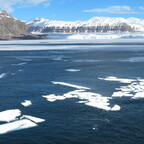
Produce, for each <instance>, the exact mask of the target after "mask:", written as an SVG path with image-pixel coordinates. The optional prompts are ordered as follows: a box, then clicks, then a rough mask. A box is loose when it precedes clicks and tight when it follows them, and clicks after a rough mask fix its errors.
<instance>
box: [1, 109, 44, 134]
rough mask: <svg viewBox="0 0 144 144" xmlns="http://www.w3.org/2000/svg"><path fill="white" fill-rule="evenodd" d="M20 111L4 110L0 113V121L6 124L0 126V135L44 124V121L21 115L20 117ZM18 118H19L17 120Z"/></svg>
mask: <svg viewBox="0 0 144 144" xmlns="http://www.w3.org/2000/svg"><path fill="white" fill-rule="evenodd" d="M20 116H21V111H20V110H19V109H15V110H6V111H3V112H0V121H5V122H7V123H5V124H1V125H0V134H5V133H8V132H12V131H17V130H22V129H27V128H32V127H35V126H38V125H37V124H38V123H41V122H44V121H45V120H44V119H41V118H37V117H33V116H29V115H23V116H21V117H20ZM18 117H19V118H18Z"/></svg>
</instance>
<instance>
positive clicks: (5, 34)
mask: <svg viewBox="0 0 144 144" xmlns="http://www.w3.org/2000/svg"><path fill="white" fill-rule="evenodd" d="M36 38H39V36H35V35H33V34H31V33H29V32H28V31H27V26H26V24H25V23H24V22H21V21H20V20H18V19H15V18H13V17H12V16H11V15H9V14H8V13H7V12H5V11H0V40H11V39H36Z"/></svg>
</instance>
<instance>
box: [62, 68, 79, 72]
mask: <svg viewBox="0 0 144 144" xmlns="http://www.w3.org/2000/svg"><path fill="white" fill-rule="evenodd" d="M65 71H68V72H79V71H80V69H66V70H65Z"/></svg>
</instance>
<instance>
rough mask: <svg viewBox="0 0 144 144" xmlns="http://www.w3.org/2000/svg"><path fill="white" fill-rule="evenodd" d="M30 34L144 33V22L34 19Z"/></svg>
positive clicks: (108, 19)
mask: <svg viewBox="0 0 144 144" xmlns="http://www.w3.org/2000/svg"><path fill="white" fill-rule="evenodd" d="M26 24H27V26H28V27H29V28H28V30H29V31H30V32H41V33H49V32H50V33H55V32H57V33H107V32H144V20H143V19H138V18H133V17H131V18H128V19H126V18H123V17H93V18H91V19H89V20H88V21H56V20H48V19H44V18H36V19H33V20H31V21H29V22H28V23H26Z"/></svg>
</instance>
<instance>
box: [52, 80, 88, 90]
mask: <svg viewBox="0 0 144 144" xmlns="http://www.w3.org/2000/svg"><path fill="white" fill-rule="evenodd" d="M52 83H53V84H59V85H63V86H68V87H73V88H77V89H90V88H88V87H82V86H77V85H74V84H69V83H65V82H54V81H52Z"/></svg>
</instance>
